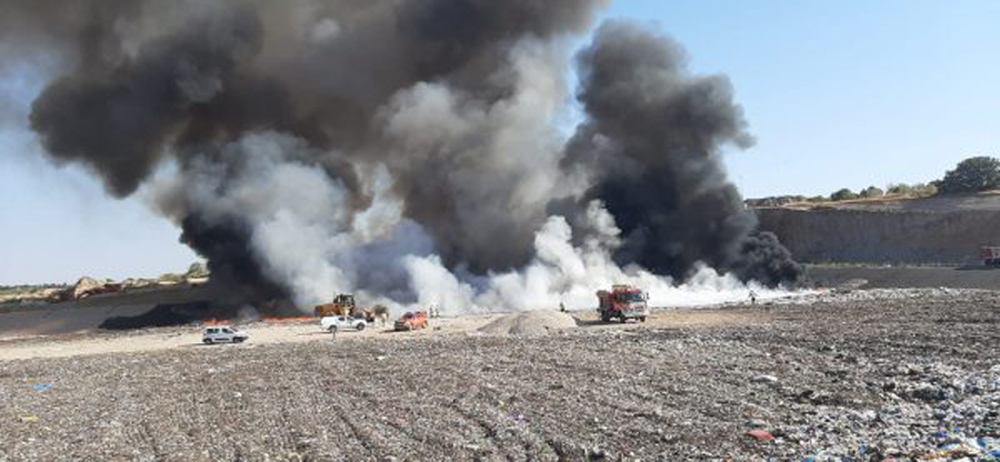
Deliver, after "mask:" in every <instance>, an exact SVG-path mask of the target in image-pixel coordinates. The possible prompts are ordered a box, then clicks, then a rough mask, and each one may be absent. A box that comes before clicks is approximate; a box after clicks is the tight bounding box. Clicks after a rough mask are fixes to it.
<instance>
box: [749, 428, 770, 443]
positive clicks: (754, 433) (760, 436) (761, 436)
mask: <svg viewBox="0 0 1000 462" xmlns="http://www.w3.org/2000/svg"><path fill="white" fill-rule="evenodd" d="M747 436H749V437H751V438H754V439H756V440H757V441H771V440H773V439H774V434H773V433H771V432H769V431H767V430H750V431H748V432H747Z"/></svg>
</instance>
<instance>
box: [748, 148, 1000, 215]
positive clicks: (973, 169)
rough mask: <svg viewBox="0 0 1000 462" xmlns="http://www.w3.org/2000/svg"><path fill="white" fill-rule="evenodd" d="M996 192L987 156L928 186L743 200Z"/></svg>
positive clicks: (775, 203)
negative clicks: (993, 190) (992, 190)
mask: <svg viewBox="0 0 1000 462" xmlns="http://www.w3.org/2000/svg"><path fill="white" fill-rule="evenodd" d="M997 188H1000V160H997V159H995V158H993V157H988V156H977V157H970V158H968V159H965V160H963V161H961V162H959V163H958V165H956V166H955V168H954V169H953V170H949V171H947V172H946V173H945V175H944V178H942V179H940V180H936V181H932V182H930V183H915V184H905V183H890V184H889V185H888V186H886V188H885V190H883V189H881V188H879V187H876V186H869V187H867V188H865V189H862V190H861V191H858V192H854V191H852V190H851V189H849V188H841V189H838V190H836V191H834V192H833V193H831V194H830V195H829V196H813V197H807V196H802V195H787V196H771V197H764V198H760V199H747V200H746V205H747V206H748V207H781V206H785V205H789V204H795V203H810V204H822V203H826V202H841V201H851V200H871V199H880V198H887V199H910V198H920V197H929V196H934V195H938V194H956V193H976V192H981V191H987V190H991V189H997Z"/></svg>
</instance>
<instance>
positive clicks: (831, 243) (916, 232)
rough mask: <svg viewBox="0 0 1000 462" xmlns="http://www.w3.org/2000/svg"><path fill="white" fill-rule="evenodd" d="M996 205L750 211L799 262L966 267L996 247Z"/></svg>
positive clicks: (914, 203) (980, 201) (944, 202)
mask: <svg viewBox="0 0 1000 462" xmlns="http://www.w3.org/2000/svg"><path fill="white" fill-rule="evenodd" d="M998 206H1000V196H994V195H990V196H982V197H980V196H971V197H958V198H947V197H945V198H930V199H920V200H911V201H894V202H871V203H846V204H842V205H839V206H837V207H836V208H817V209H809V210H805V209H795V208H761V209H756V210H755V211H756V213H757V216H758V217H759V219H760V226H761V229H763V230H765V231H771V232H773V233H775V234H777V235H778V237H779V238H780V239H781V242H782V243H783V244H784V245H785V246H786V247H788V249H789V250H791V252H792V254H793V255H795V258H796V259H797V260H799V261H802V262H806V263H829V262H851V263H894V264H900V263H904V264H928V263H935V264H950V265H968V264H976V263H978V262H979V261H980V255H979V254H980V250H979V247H980V246H982V245H985V244H991V243H992V244H1000V207H998Z"/></svg>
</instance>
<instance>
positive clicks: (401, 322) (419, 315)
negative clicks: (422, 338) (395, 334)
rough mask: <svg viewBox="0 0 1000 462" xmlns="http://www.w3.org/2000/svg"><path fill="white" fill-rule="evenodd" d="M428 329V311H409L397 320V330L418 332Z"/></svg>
mask: <svg viewBox="0 0 1000 462" xmlns="http://www.w3.org/2000/svg"><path fill="white" fill-rule="evenodd" d="M426 327H427V312H426V311H409V312H407V313H406V314H404V315H403V316H402V317H401V318H399V319H397V320H396V325H395V328H396V330H417V329H424V328H426Z"/></svg>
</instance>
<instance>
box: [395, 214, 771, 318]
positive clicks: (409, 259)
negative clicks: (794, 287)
mask: <svg viewBox="0 0 1000 462" xmlns="http://www.w3.org/2000/svg"><path fill="white" fill-rule="evenodd" d="M588 219H589V220H590V221H591V222H590V223H589V225H590V226H591V227H593V229H597V230H601V231H602V233H601V234H599V235H597V236H594V237H589V238H588V239H587V241H586V242H585V243H584V245H583V246H582V247H574V246H573V245H572V244H571V238H572V230H571V228H570V226H569V224H568V223H567V222H566V219H565V218H563V217H561V216H550V217H549V218H548V219H547V220H546V222H545V224H544V225H543V226H542V228H541V229H539V230H538V232H537V233H536V235H535V258H534V259H533V261H532V262H531V263H530V264H529V265H528V266H526V267H525V268H522V269H520V270H517V271H510V272H506V273H499V274H492V275H490V276H489V277H488V278H487V280H486V282H485V284H483V283H482V282H481V281H479V284H480V285H481V286H482V287H480V288H479V289H478V290H477V288H476V285H477V284H476V282H477V281H462V280H461V279H460V278H459V277H458V276H456V275H454V274H452V273H450V272H448V270H447V269H446V268H445V267H444V266H443V265H442V264H441V260H440V259H439V258H438V257H436V256H428V257H417V256H406V257H404V258H403V264H404V265H405V266H406V268H407V271H409V273H410V275H411V278H412V286H413V290H414V291H415V292H416V293H417V297H418V300H419V304H420V305H422V306H430V305H434V306H438V307H439V308H441V310H442V312H444V313H449V314H458V313H463V312H469V311H479V312H484V311H510V310H532V309H553V308H556V307H558V306H559V304H560V303H563V304H565V305H566V306H567V307H568V308H570V309H582V308H587V307H594V306H596V304H597V301H596V300H597V299H596V294H595V293H596V291H597V290H598V289H607V288H610V287H611V285H613V284H630V285H634V286H637V287H640V288H642V289H643V290H646V291H648V292H649V295H650V304H651V306H656V307H681V306H701V305H713V304H720V303H725V302H733V301H745V300H747V298H748V296H749V292H750V291H751V290H753V291H754V292H755V293H756V295H757V297H758V298H759V299H768V298H775V297H781V296H788V295H790V294H791V292H788V291H786V290H784V289H769V288H765V287H762V286H760V285H758V284H755V283H750V284H744V283H742V282H740V281H739V280H738V279H737V278H736V277H735V276H733V275H731V274H724V275H723V274H719V273H718V272H716V271H715V270H713V269H712V268H709V267H707V266H705V265H699V266H698V268H697V270H696V272H695V273H694V275H693V276H692V277H691V278H690V279H689V280H688V281H687V282H685V283H683V284H679V285H678V284H675V281H673V280H672V279H671V278H669V277H662V276H657V275H655V274H652V273H650V272H649V271H646V270H644V269H642V268H640V267H637V266H630V267H626V268H621V267H619V266H618V265H616V264H615V263H614V262H613V261H612V259H611V251H612V250H613V249H614V246H615V245H616V243H617V242H618V240H617V235H618V233H619V231H618V229H617V228H616V227H615V226H614V223H613V218H611V216H610V214H608V213H607V211H606V210H604V208H603V205H602V204H600V203H599V202H598V201H594V202H592V203H591V204H590V208H589V210H588Z"/></svg>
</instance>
